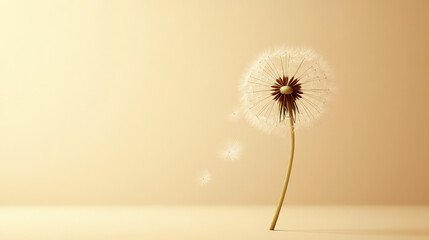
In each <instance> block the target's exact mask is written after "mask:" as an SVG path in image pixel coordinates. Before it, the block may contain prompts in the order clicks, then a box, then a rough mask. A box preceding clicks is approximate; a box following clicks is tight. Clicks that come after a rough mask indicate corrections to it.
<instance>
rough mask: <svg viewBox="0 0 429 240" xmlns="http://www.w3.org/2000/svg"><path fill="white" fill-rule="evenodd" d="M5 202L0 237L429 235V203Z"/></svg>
mask: <svg viewBox="0 0 429 240" xmlns="http://www.w3.org/2000/svg"><path fill="white" fill-rule="evenodd" d="M274 208H275V207H274V206H248V207H240V206H210V207H208V206H163V207H161V206H128V207H123V206H116V207H108V206H97V207H90V206H84V207H82V206H79V207H78V206H76V207H60V206H58V207H35V206H34V207H15V206H4V207H0V226H1V228H0V239H7V240H33V239H37V240H39V239H40V240H50V239H52V240H54V239H67V240H71V239H76V240H78V239H79V240H86V239H88V240H90V239H91V240H98V239H99V240H110V239H112V240H113V239H122V240H131V239H133V240H134V239H136V240H137V239H154V240H155V239H183V240H191V239H195V240H197V239H198V240H201V239H213V240H215V239H217V240H218V239H231V240H236V239H255V240H261V239H264V240H265V239H266V240H270V239H330V240H335V239H339V240H340V239H341V240H347V239H365V240H368V239H377V240H381V239H386V240H394V239H404V240H412V239H429V207H393V206H389V207H386V206H385V207H374V206H348V207H344V206H331V207H326V206H325V207H318V206H285V208H284V209H283V210H284V211H282V213H281V217H280V219H279V221H278V224H277V231H269V230H268V227H269V223H270V220H271V217H272V213H273V211H274Z"/></svg>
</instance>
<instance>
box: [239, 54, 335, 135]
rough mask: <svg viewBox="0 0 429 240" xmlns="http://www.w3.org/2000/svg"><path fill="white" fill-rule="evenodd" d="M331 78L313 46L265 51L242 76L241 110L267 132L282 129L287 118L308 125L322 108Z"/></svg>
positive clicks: (254, 124)
mask: <svg viewBox="0 0 429 240" xmlns="http://www.w3.org/2000/svg"><path fill="white" fill-rule="evenodd" d="M331 78H332V75H331V70H330V67H329V66H328V64H327V63H326V61H325V60H324V59H323V58H322V57H321V56H320V55H318V54H317V53H316V52H315V51H313V50H312V49H304V48H279V49H276V50H273V51H266V52H264V53H263V54H262V55H261V56H260V57H259V58H258V59H257V60H256V61H255V62H254V63H253V65H252V66H251V67H250V69H249V71H248V72H247V73H246V75H245V76H244V78H243V81H242V84H241V87H240V90H241V92H242V99H241V103H242V111H243V112H244V114H245V116H246V118H247V119H248V120H249V122H250V123H251V124H252V125H253V126H256V127H258V128H259V129H262V130H264V131H266V132H284V131H277V130H279V129H283V128H287V127H289V124H288V122H289V120H288V119H289V118H292V119H293V121H294V123H295V125H296V126H298V127H299V126H308V125H309V124H310V123H311V122H312V121H313V120H314V119H317V118H319V116H320V115H321V114H322V112H323V109H324V104H325V103H326V101H327V100H328V98H329V96H330V92H331V89H332V84H331V83H330V80H331ZM285 120H287V121H285Z"/></svg>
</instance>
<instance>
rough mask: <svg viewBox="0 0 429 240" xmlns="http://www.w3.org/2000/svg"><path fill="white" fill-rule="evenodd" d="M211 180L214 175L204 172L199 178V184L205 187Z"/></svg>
mask: <svg viewBox="0 0 429 240" xmlns="http://www.w3.org/2000/svg"><path fill="white" fill-rule="evenodd" d="M211 180H212V174H211V173H210V172H209V171H204V172H203V173H201V174H200V175H199V176H198V178H197V183H198V184H199V185H200V186H202V187H203V186H206V185H207V184H209V183H210V182H211Z"/></svg>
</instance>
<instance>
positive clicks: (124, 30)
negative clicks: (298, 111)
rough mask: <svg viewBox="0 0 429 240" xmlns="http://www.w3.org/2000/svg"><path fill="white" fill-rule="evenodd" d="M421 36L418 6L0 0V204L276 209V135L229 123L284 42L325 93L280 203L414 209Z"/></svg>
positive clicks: (426, 135)
mask: <svg viewBox="0 0 429 240" xmlns="http://www.w3.org/2000/svg"><path fill="white" fill-rule="evenodd" d="M428 26H429V1H425V0H377V1H374V0H347V1H345V0H257V1H254V0H246V1H244V0H242V1H231V0H216V1H208V0H206V1H198V0H181V1H177V0H163V1H159V0H142V1H139V0H108V1H101V0H73V1H59V0H37V1H34V0H0V192H1V198H0V204H12V205H13V204H30V205H32V204H230V203H234V204H275V203H277V200H278V198H279V189H281V188H282V184H283V180H284V177H285V169H286V168H287V159H286V158H287V156H288V154H289V132H284V134H283V137H278V136H275V135H267V134H265V133H263V132H260V131H259V130H257V129H255V128H253V127H251V126H250V124H248V122H247V121H245V120H243V118H242V117H240V118H239V119H238V120H237V121H230V120H229V119H228V116H229V114H230V113H231V112H232V111H233V110H234V109H235V107H236V106H237V105H238V103H239V99H240V97H241V96H239V95H238V90H237V88H238V85H239V82H240V80H241V77H242V76H243V74H245V72H246V71H247V68H248V67H250V64H251V63H252V62H253V61H254V59H255V58H256V57H257V56H258V55H259V54H260V53H261V52H262V51H264V50H265V49H267V48H271V47H275V46H278V45H283V44H284V45H291V46H304V47H311V48H314V49H315V50H316V51H317V52H318V53H319V54H320V55H322V56H323V57H324V58H325V59H326V60H327V61H328V62H329V63H330V65H331V67H332V68H333V70H334V73H335V76H336V80H335V85H336V86H337V89H336V91H334V95H333V98H332V99H331V101H330V102H328V103H327V104H328V105H327V106H326V111H325V113H324V114H323V116H322V117H321V118H320V119H319V120H318V121H315V123H314V125H313V126H312V127H311V128H309V129H303V128H297V130H296V149H295V150H296V151H295V154H296V155H295V160H294V171H293V173H292V175H291V180H290V184H289V187H288V196H287V197H286V199H285V202H286V204H429V191H428V189H429V178H428V172H429V161H428V156H429V147H428V145H429V144H428V143H429V124H428V123H429V107H428V103H429V94H428V89H429V80H428V65H429V63H428V59H429V44H428V43H429V27H428ZM228 140H238V141H240V142H241V143H242V144H243V153H242V155H241V157H240V159H237V160H236V161H234V162H231V161H229V162H228V161H223V160H222V159H220V157H219V154H218V152H219V151H220V150H222V146H223V144H224V143H225V142H226V141H228ZM205 171H208V172H209V173H211V182H210V183H209V184H207V185H206V186H205V187H204V188H201V187H200V185H199V184H198V182H197V180H196V178H197V177H198V176H199V175H200V174H201V173H204V172H205Z"/></svg>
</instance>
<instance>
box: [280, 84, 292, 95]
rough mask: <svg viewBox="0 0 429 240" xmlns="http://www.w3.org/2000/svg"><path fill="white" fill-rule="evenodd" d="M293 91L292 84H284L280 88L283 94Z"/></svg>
mask: <svg viewBox="0 0 429 240" xmlns="http://www.w3.org/2000/svg"><path fill="white" fill-rule="evenodd" d="M292 92H293V88H292V87H291V86H282V87H281V88H280V93H281V94H291V93H292Z"/></svg>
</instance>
